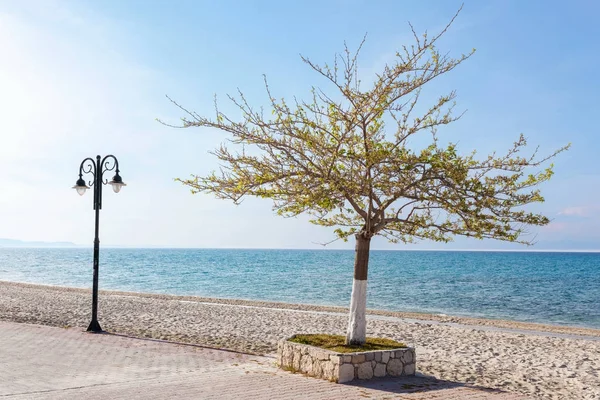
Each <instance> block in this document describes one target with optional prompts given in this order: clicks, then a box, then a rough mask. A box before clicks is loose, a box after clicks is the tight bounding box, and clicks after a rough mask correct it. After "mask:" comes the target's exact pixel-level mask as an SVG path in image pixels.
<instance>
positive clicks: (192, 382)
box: [0, 321, 524, 400]
mask: <svg viewBox="0 0 600 400" xmlns="http://www.w3.org/2000/svg"><path fill="white" fill-rule="evenodd" d="M81 398H86V399H127V400H134V399H172V398H177V399H412V400H416V399H449V400H451V399H455V400H458V399H461V400H462V399H464V400H467V399H468V400H474V399H494V400H496V399H498V400H500V399H503V400H508V399H524V397H521V396H517V395H513V394H509V393H501V392H495V391H489V390H485V389H479V388H474V387H467V386H463V385H461V384H458V383H452V382H443V381H438V380H435V379H427V378H422V377H417V378H402V379H385V380H377V381H371V382H369V383H364V382H361V383H358V384H335V383H330V382H326V381H321V380H317V379H312V378H307V377H304V376H302V375H298V374H292V373H288V372H284V371H280V370H278V369H277V368H275V366H274V358H272V357H258V356H252V355H246V354H240V353H235V352H228V351H223V350H214V349H208V348H203V347H197V346H190V345H180V344H173V343H167V342H162V341H155V340H148V339H135V338H129V337H123V336H118V335H111V334H99V335H98V334H96V335H95V334H88V333H85V332H82V330H81V328H68V329H62V328H53V327H47V326H40V325H28V324H18V323H12V322H4V321H0V399H2V400H3V399H11V400H13V399H14V400H16V399H81Z"/></svg>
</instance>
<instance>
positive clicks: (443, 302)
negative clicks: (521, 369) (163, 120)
mask: <svg viewBox="0 0 600 400" xmlns="http://www.w3.org/2000/svg"><path fill="white" fill-rule="evenodd" d="M353 257H354V253H353V251H350V250H348V251H346V250H242V249H237V250H234V249H232V250H227V249H115V248H103V249H101V252H100V288H101V289H115V290H125V291H135V292H149V293H169V294H178V295H198V296H207V297H221V298H239V299H254V300H272V301H283V302H289V303H305V304H321V305H340V306H347V305H348V303H349V301H350V292H351V285H352V275H353ZM0 280H6V281H15V282H31V283H42V284H50V285H61V286H74V287H91V281H92V250H91V249H83V248H71V249H48V248H45V249H44V248H0ZM368 285H369V286H368V303H367V306H368V307H369V308H373V309H382V310H393V311H416V312H429V313H443V314H448V315H463V316H476V317H484V318H502V319H512V320H517V321H530V322H544V323H552V324H564V325H572V326H587V327H595V328H600V253H554V252H548V253H543V252H443V251H372V252H371V258H370V261H369V284H368Z"/></svg>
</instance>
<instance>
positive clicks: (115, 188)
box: [108, 180, 127, 193]
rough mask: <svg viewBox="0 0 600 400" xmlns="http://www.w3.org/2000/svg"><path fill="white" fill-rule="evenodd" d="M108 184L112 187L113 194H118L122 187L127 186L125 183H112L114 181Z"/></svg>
mask: <svg viewBox="0 0 600 400" xmlns="http://www.w3.org/2000/svg"><path fill="white" fill-rule="evenodd" d="M108 184H109V185H111V186H112V188H113V191H114V192H115V193H119V192H120V191H121V188H122V187H123V186H127V184H126V183H123V182H117V181H114V180H113V181H110V182H108Z"/></svg>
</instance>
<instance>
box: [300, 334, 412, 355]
mask: <svg viewBox="0 0 600 400" xmlns="http://www.w3.org/2000/svg"><path fill="white" fill-rule="evenodd" d="M289 341H290V342H294V343H300V344H308V345H310V346H315V347H320V348H322V349H327V350H331V351H335V352H337V353H355V352H360V351H373V350H392V349H398V348H402V347H406V345H405V344H404V343H400V342H396V341H395V340H391V339H381V338H369V337H368V338H367V342H366V343H365V344H364V345H362V346H350V345H347V344H346V337H345V336H342V335H325V334H314V335H296V336H295V337H294V338H293V339H290V340H289Z"/></svg>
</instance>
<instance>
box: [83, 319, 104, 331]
mask: <svg viewBox="0 0 600 400" xmlns="http://www.w3.org/2000/svg"><path fill="white" fill-rule="evenodd" d="M87 331H88V332H92V333H102V332H103V331H102V328H101V327H100V323H98V321H96V320H92V322H90V326H88V328H87Z"/></svg>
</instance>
